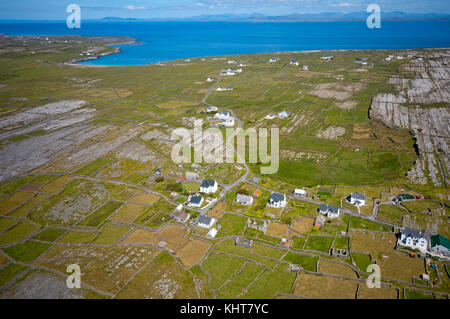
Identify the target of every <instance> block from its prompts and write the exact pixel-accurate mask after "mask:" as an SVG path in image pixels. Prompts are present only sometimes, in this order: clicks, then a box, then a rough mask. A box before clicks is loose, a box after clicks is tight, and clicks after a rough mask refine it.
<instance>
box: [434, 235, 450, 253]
mask: <svg viewBox="0 0 450 319" xmlns="http://www.w3.org/2000/svg"><path fill="white" fill-rule="evenodd" d="M430 252H431V253H432V254H436V255H440V256H442V257H446V258H450V240H448V239H447V238H445V237H444V236H441V235H439V234H438V235H434V236H431V237H430Z"/></svg>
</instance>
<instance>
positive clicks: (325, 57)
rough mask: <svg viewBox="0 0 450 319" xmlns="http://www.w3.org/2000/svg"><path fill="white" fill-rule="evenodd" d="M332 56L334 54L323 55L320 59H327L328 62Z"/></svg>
mask: <svg viewBox="0 0 450 319" xmlns="http://www.w3.org/2000/svg"><path fill="white" fill-rule="evenodd" d="M333 58H334V56H333V55H329V56H323V57H321V59H322V60H327V62H330V61H331V59H333Z"/></svg>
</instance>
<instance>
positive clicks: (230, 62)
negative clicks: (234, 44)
mask: <svg viewBox="0 0 450 319" xmlns="http://www.w3.org/2000/svg"><path fill="white" fill-rule="evenodd" d="M235 63H236V62H235V61H234V60H229V61H228V64H235Z"/></svg>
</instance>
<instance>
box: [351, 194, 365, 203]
mask: <svg viewBox="0 0 450 319" xmlns="http://www.w3.org/2000/svg"><path fill="white" fill-rule="evenodd" d="M347 202H349V203H350V204H353V205H355V206H364V205H366V195H364V194H360V193H351V194H350V195H348V196H347Z"/></svg>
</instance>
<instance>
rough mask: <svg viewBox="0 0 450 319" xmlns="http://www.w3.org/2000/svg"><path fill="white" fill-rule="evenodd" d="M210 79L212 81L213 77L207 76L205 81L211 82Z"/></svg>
mask: <svg viewBox="0 0 450 319" xmlns="http://www.w3.org/2000/svg"><path fill="white" fill-rule="evenodd" d="M212 81H214V78H211V77H209V78H207V79H206V82H212Z"/></svg>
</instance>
